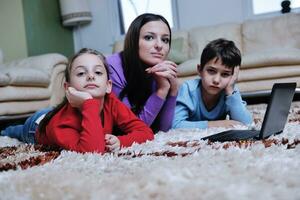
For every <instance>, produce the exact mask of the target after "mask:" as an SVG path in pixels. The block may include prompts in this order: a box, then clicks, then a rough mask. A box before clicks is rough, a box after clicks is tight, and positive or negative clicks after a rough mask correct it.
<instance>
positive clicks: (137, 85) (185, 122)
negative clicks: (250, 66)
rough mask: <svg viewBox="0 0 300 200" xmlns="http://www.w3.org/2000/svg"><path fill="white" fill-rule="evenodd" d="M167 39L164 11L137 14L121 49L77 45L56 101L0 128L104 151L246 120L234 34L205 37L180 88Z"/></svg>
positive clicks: (32, 139) (34, 140) (34, 139)
mask: <svg viewBox="0 0 300 200" xmlns="http://www.w3.org/2000/svg"><path fill="white" fill-rule="evenodd" d="M170 46H171V29H170V26H169V24H168V22H167V20H166V19H165V18H164V17H162V16H160V15H156V14H151V13H146V14H142V15H140V16H138V17H137V18H136V19H135V20H134V21H133V22H132V23H131V25H130V27H129V29H128V32H127V34H126V38H125V46H124V51H123V52H120V53H117V54H114V55H111V56H109V57H107V58H105V57H104V56H103V55H102V54H101V53H99V52H97V51H96V50H92V49H87V48H84V49H81V50H80V51H79V52H78V53H77V54H75V55H74V56H73V58H72V59H71V60H70V61H69V65H68V66H67V68H66V70H65V83H64V88H65V93H66V96H65V98H64V100H63V102H62V103H61V104H59V105H58V106H56V107H55V108H46V109H43V110H40V111H38V112H36V113H35V114H34V115H33V116H31V117H29V118H28V119H27V120H26V122H25V123H24V124H23V125H16V126H10V127H7V128H6V129H4V130H2V131H1V136H9V137H12V138H17V139H19V140H21V141H23V142H26V143H31V144H44V145H50V146H56V147H60V148H63V149H66V150H72V151H76V152H97V153H104V152H114V151H116V150H118V149H120V148H122V147H128V146H131V145H132V144H133V143H143V142H146V141H147V140H153V139H154V133H155V132H158V131H168V130H169V129H171V128H202V129H205V128H210V127H226V128H228V127H233V126H236V125H242V124H243V125H249V124H251V123H252V117H251V114H250V112H249V111H248V110H247V108H246V103H245V102H244V101H243V100H242V98H241V95H240V92H239V90H238V88H237V87H236V86H235V82H236V81H237V78H238V73H239V66H240V64H241V53H240V51H239V49H238V48H237V47H236V46H235V44H234V42H232V41H228V40H226V39H216V40H214V41H211V42H209V43H208V44H207V45H206V47H205V48H204V50H203V51H202V54H201V58H200V64H199V65H198V66H197V68H198V72H199V76H200V78H199V79H195V80H188V81H186V82H184V83H183V84H182V85H181V87H180V89H179V83H178V80H177V69H176V67H177V66H176V64H175V63H174V62H172V61H169V60H166V58H167V56H168V53H169V50H170ZM195 67H196V66H195ZM227 116H229V118H230V119H226V118H227Z"/></svg>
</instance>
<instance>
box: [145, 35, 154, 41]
mask: <svg viewBox="0 0 300 200" xmlns="http://www.w3.org/2000/svg"><path fill="white" fill-rule="evenodd" d="M144 39H145V40H147V41H149V40H152V39H153V36H152V35H146V36H145V37H144Z"/></svg>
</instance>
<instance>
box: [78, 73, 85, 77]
mask: <svg viewBox="0 0 300 200" xmlns="http://www.w3.org/2000/svg"><path fill="white" fill-rule="evenodd" d="M84 74H85V72H78V73H77V74H76V76H78V77H81V76H83V75H84Z"/></svg>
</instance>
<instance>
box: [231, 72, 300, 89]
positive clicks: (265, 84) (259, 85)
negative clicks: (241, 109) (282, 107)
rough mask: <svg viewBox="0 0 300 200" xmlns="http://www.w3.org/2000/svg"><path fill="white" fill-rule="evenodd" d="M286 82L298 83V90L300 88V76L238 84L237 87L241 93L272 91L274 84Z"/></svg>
mask: <svg viewBox="0 0 300 200" xmlns="http://www.w3.org/2000/svg"><path fill="white" fill-rule="evenodd" d="M285 82H296V83H297V87H298V88H299V87H300V79H299V76H293V77H286V78H276V79H267V80H255V81H245V82H238V84H237V86H238V88H239V90H240V91H241V92H255V91H271V89H272V86H273V84H274V83H285Z"/></svg>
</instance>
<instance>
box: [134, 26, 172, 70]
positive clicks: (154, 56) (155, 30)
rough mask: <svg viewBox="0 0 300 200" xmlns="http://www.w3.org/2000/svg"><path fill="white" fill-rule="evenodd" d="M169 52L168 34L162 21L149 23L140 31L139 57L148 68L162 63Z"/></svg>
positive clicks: (166, 27)
mask: <svg viewBox="0 0 300 200" xmlns="http://www.w3.org/2000/svg"><path fill="white" fill-rule="evenodd" d="M169 50H170V32H169V28H168V26H167V25H166V24H165V23H164V22H162V21H151V22H148V23H146V24H144V25H143V26H142V28H141V30H140V38H139V57H140V59H141V60H142V61H143V62H144V63H146V64H147V65H149V66H154V65H156V64H158V63H160V62H162V61H164V60H165V59H166V58H167V56H168V53H169Z"/></svg>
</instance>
